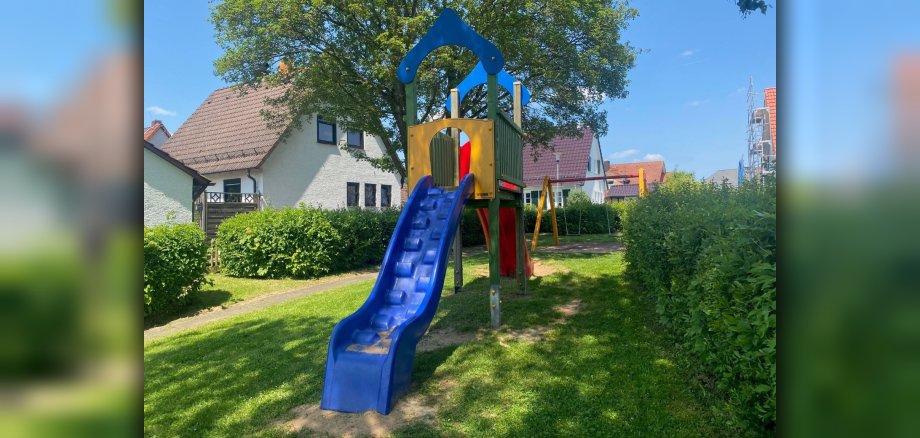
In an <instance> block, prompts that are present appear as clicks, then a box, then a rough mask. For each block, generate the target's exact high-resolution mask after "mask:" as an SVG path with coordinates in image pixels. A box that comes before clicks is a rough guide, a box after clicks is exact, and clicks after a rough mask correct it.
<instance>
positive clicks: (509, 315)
mask: <svg viewBox="0 0 920 438" xmlns="http://www.w3.org/2000/svg"><path fill="white" fill-rule="evenodd" d="M537 256H538V260H539V261H540V262H541V263H542V264H543V265H544V266H551V267H553V269H555V270H556V272H555V273H554V274H552V275H549V276H544V277H542V278H538V279H534V280H532V281H531V283H530V284H531V293H530V294H529V295H527V296H521V295H517V294H515V293H511V289H512V288H510V287H509V288H508V289H507V290H506V292H507V293H505V294H504V295H503V303H502V322H503V328H502V330H500V331H499V332H488V331H486V332H485V335H484V336H482V337H481V338H479V339H476V340H473V341H470V342H468V343H465V344H462V345H453V346H446V347H443V348H440V349H436V350H433V351H428V352H421V353H419V354H418V355H417V356H416V362H415V370H414V375H413V385H414V390H413V391H414V393H415V394H419V395H420V396H424V397H426V399H428V400H432V403H434V404H436V407H437V414H436V417H437V418H436V421H434V422H433V423H415V424H406V425H404V426H403V427H401V428H399V429H397V430H395V431H394V435H397V436H400V435H401V436H419V435H423V436H442V435H452V436H457V435H459V436H467V435H475V436H533V435H563V436H568V435H575V436H595V435H622V436H649V435H652V436H712V435H717V436H738V435H744V434H747V433H748V431H746V430H745V429H743V428H741V427H740V426H737V424H738V422H737V421H736V419H735V418H733V417H731V416H730V415H729V414H726V413H724V410H723V409H721V408H720V406H722V404H721V402H720V401H719V400H718V399H715V398H712V397H711V396H709V395H706V393H704V392H703V391H701V390H700V389H699V388H700V386H699V384H698V383H696V380H695V379H694V377H693V375H692V373H691V371H690V370H691V369H692V366H691V365H688V364H687V363H686V362H685V361H684V360H682V359H681V357H680V356H679V355H677V353H676V350H675V349H674V347H673V346H672V344H670V343H669V342H668V341H667V340H666V339H665V338H664V337H663V336H662V335H661V334H659V333H658V332H657V331H656V329H655V328H654V324H653V320H654V317H653V312H652V311H651V310H650V308H649V306H647V305H645V304H644V303H643V302H642V301H641V300H640V299H639V297H638V296H637V295H636V294H635V293H634V292H633V291H631V290H630V288H628V287H627V286H625V285H624V284H623V283H622V282H623V279H622V270H623V260H622V255H621V254H618V253H615V254H607V255H596V254H595V255H588V254H545V255H540V254H537ZM485 265H486V257H485V255H478V256H475V257H470V258H468V259H467V262H466V264H465V269H464V271H465V273H466V278H467V285H466V286H465V289H464V292H462V293H460V294H456V295H454V294H451V293H450V292H448V291H450V290H451V285H450V283H451V281H452V275H447V281H446V282H445V283H446V284H445V293H444V296H443V298H442V300H441V304H440V307H439V309H438V313H437V316H436V317H435V320H434V322H433V323H432V330H435V331H438V330H447V329H451V330H453V331H459V332H463V331H476V330H481V329H485V328H487V327H488V324H489V311H488V296H487V293H486V291H487V289H488V288H487V281H486V279H485V278H484V277H483V276H482V275H479V274H478V273H481V272H483V271H484V268H485ZM449 272H451V271H450V270H449V271H448V273H449ZM538 273H539V272H538ZM372 284H373V281H367V282H363V283H359V284H355V285H351V286H347V287H343V288H341V289H337V290H334V291H330V292H326V293H323V294H319V295H313V296H309V297H305V298H302V299H299V300H296V301H291V302H288V303H284V304H281V305H277V306H273V307H269V308H266V309H263V310H260V311H256V312H253V313H250V314H246V315H241V316H239V317H236V318H233V319H228V320H225V321H221V322H218V323H215V324H211V325H207V326H204V327H201V328H199V329H195V330H192V331H188V332H183V333H179V334H177V335H174V336H170V337H166V338H162V339H158V340H155V341H152V342H150V343H148V344H146V345H145V347H144V373H145V379H144V420H145V421H144V432H145V434H146V435H149V436H243V435H254V436H284V435H285V433H284V432H282V431H281V430H279V429H277V428H275V427H273V426H272V423H273V422H275V421H276V420H285V419H287V418H290V417H291V416H292V414H291V413H290V410H291V409H292V408H294V407H296V406H299V405H304V404H315V403H318V402H319V399H320V394H321V390H322V380H323V373H324V367H325V359H326V346H327V343H328V341H329V335H330V333H331V331H332V327H333V325H334V324H335V323H336V322H337V321H338V320H339V319H341V318H342V317H344V316H346V315H348V314H349V313H351V312H352V311H353V310H354V309H356V308H357V307H358V306H359V305H360V304H361V303H362V302H363V301H364V298H365V297H366V296H367V293H368V292H369V290H370V288H371V286H372ZM508 284H509V285H510V284H513V282H509V283H508ZM566 304H568V305H570V306H571V305H572V304H578V306H577V309H578V311H577V312H576V313H574V314H571V315H569V316H565V317H564V315H563V314H562V313H560V311H559V310H557V306H560V305H566ZM563 317H564V318H563ZM527 330H539V331H541V333H543V337H542V339H539V340H537V341H535V342H534V341H533V340H532V339H526V337H520V336H516V334H518V333H522V332H526V331H527ZM303 434H304V435H307V436H309V435H310V432H304V433H303Z"/></svg>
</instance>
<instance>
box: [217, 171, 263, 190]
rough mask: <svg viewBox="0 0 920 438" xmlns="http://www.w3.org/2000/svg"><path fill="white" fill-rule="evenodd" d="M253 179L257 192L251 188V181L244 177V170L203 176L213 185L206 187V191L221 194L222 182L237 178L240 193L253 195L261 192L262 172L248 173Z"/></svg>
mask: <svg viewBox="0 0 920 438" xmlns="http://www.w3.org/2000/svg"><path fill="white" fill-rule="evenodd" d="M249 174H250V175H252V177H253V178H255V180H256V182H255V184H257V185H258V186H259V187H258V190H256V188H255V187H253V182H252V179H250V178H249V177H248V176H246V171H245V170H233V171H230V172H219V173H209V174H204V175H202V176H204V177H205V178H207V179H209V180H211V182H213V183H214V184H213V185H210V186H208V188H207V191H209V192H223V191H224V180H227V179H234V178H239V180H240V193H255V192H256V191H259V192H262V172H261V171H260V170H258V169H252V170H250V172H249Z"/></svg>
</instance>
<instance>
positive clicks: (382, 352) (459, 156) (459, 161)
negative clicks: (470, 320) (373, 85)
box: [321, 9, 532, 414]
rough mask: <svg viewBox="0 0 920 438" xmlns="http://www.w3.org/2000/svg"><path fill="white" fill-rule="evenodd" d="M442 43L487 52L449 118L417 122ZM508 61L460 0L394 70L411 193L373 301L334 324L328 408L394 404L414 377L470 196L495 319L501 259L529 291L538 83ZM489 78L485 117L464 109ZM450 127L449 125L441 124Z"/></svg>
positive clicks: (455, 95) (454, 94) (452, 102)
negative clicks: (529, 193) (419, 83)
mask: <svg viewBox="0 0 920 438" xmlns="http://www.w3.org/2000/svg"><path fill="white" fill-rule="evenodd" d="M445 45H455V46H461V47H464V48H466V49H468V50H470V51H472V52H473V53H475V54H476V56H478V58H479V64H477V66H476V67H475V68H474V69H473V70H472V71H471V72H470V74H469V75H468V76H467V77H466V79H464V80H463V81H462V82H461V83H460V84H459V85H458V87H457V88H455V89H452V90H450V99H449V100H448V106H449V108H450V114H451V117H450V118H443V119H439V120H433V121H429V122H426V123H418V120H417V108H416V97H417V96H416V72H417V69H418V68H419V65H421V63H422V61H423V60H424V59H425V57H426V56H427V55H428V54H430V53H431V52H432V51H434V50H435V49H437V48H438V47H441V46H445ZM504 63H505V60H504V57H503V56H502V54H501V52H500V51H499V50H498V48H497V47H495V45H494V44H492V43H491V42H489V41H488V40H486V39H485V38H483V37H482V36H481V35H479V34H478V33H476V31H474V30H473V29H472V28H470V27H469V26H468V25H467V24H466V23H464V22H463V21H462V20H461V19H460V17H459V16H457V13H456V12H454V11H453V10H452V9H444V11H443V12H442V13H441V15H440V16H439V17H438V19H437V20H436V21H435V22H434V24H433V25H432V27H431V29H429V31H428V32H427V33H426V34H425V35H424V36H423V37H422V38H421V40H419V42H418V43H417V44H416V45H415V47H413V48H412V49H411V50H409V52H408V53H407V54H406V56H405V58H403V60H402V62H401V63H400V64H399V69H398V71H397V77H398V79H399V81H400V82H402V83H403V84H405V90H406V126H407V127H408V138H407V144H406V162H407V166H408V178H409V181H408V183H409V187H411V188H412V193H411V195H410V196H409V199H408V200H407V202H406V204H405V206H404V207H403V210H402V213H401V214H400V218H399V221H398V222H397V224H396V228H395V229H394V231H393V236H392V238H391V239H390V243H389V246H388V247H387V251H386V254H385V255H384V259H383V263H382V264H381V267H380V273H379V274H378V276H377V282H376V284H375V285H374V288H373V289H372V290H371V293H370V294H369V296H368V297H367V300H366V301H365V303H364V304H363V305H362V306H361V307H360V308H359V309H358V310H357V311H355V312H354V313H353V314H351V315H349V316H348V317H346V318H344V319H343V320H341V321H339V323H338V324H336V326H335V328H334V329H333V331H332V336H331V337H330V340H329V349H328V353H327V358H326V376H325V381H324V383H323V397H322V403H321V407H322V408H323V409H330V410H336V411H342V412H362V411H366V410H371V409H373V410H377V411H378V412H381V413H383V414H387V413H389V412H390V410H391V409H392V407H393V404H394V403H395V402H396V400H397V399H398V398H399V396H400V395H402V394H403V393H404V392H405V391H406V390H407V389H408V387H409V384H410V383H411V380H410V379H411V375H412V364H413V360H414V357H415V349H416V346H417V344H418V341H419V340H420V339H421V337H422V336H423V335H424V334H425V332H426V331H427V329H428V326H429V325H430V324H431V320H432V319H433V318H434V314H435V312H436V310H437V306H438V301H439V300H440V297H441V290H442V288H443V286H444V278H445V275H446V271H447V265H448V260H447V259H448V254H449V253H450V252H451V243H452V242H453V241H454V238H455V237H456V235H457V234H458V224H459V223H460V217H461V216H462V213H463V209H464V208H476V209H478V212H479V214H480V220H481V221H482V224H483V231H484V232H485V233H486V236H487V244H488V249H489V284H490V286H489V297H490V312H491V321H492V326H493V327H496V328H497V327H498V326H499V324H500V311H501V308H500V307H501V288H500V278H501V274H502V271H503V270H504V271H505V272H506V274H507V273H511V274H512V275H513V276H514V277H516V278H517V281H518V284H519V286H520V290H521V291H526V288H527V276H528V275H530V271H531V270H532V267H531V264H530V263H529V257H528V254H527V249H526V247H525V241H524V223H523V217H524V215H523V207H524V200H523V188H524V187H525V186H524V178H523V177H524V175H523V173H524V165H523V164H524V163H523V161H524V157H523V146H524V145H523V134H524V133H523V131H522V129H521V118H522V108H523V105H525V104H526V101H527V100H528V99H529V92H528V91H527V89H526V88H525V87H524V86H523V85H521V83H520V82H517V81H515V80H514V78H512V77H511V76H510V75H508V73H506V72H504V71H503V67H504ZM483 83H484V84H485V85H486V93H487V112H486V118H485V119H471V118H462V117H459V111H458V108H459V106H460V105H459V102H460V100H461V99H462V98H463V95H465V94H466V93H467V92H468V91H469V90H470V89H472V88H473V87H475V86H478V85H481V84H483ZM499 86H502V87H504V88H505V89H506V90H508V91H509V92H510V94H511V95H512V96H513V98H514V103H513V115H512V116H509V115H507V114H505V113H504V112H503V111H502V110H501V109H500V108H499V105H498V91H499V90H498V87H499ZM445 130H448V131H446V132H449V133H448V134H445V133H442V131H445ZM461 131H462V132H463V133H464V134H465V135H466V136H467V137H468V138H469V142H468V143H467V144H465V145H464V146H463V147H460V144H459V141H460V132H461ZM459 247H460V245H459V243H458V244H457V245H455V248H454V253H455V261H456V262H455V264H454V265H455V283H456V285H457V288H458V290H459V287H460V285H461V284H462V275H461V274H462V262H461V257H460V248H459ZM502 256H504V257H502ZM503 268H504V269H503Z"/></svg>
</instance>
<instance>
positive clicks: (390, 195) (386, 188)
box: [380, 184, 393, 208]
mask: <svg viewBox="0 0 920 438" xmlns="http://www.w3.org/2000/svg"><path fill="white" fill-rule="evenodd" d="M384 191H386V193H387V196H386V198H384V196H383V192H384ZM384 199H386V201H387V202H386V204H387V205H383V200H384ZM392 206H393V186H392V185H391V184H381V185H380V208H390V207H392Z"/></svg>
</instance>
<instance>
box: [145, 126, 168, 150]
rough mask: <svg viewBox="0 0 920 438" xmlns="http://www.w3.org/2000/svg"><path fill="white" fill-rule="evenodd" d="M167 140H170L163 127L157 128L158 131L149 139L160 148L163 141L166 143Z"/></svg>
mask: <svg viewBox="0 0 920 438" xmlns="http://www.w3.org/2000/svg"><path fill="white" fill-rule="evenodd" d="M166 140H169V137H168V136H167V135H166V133H165V132H163V130H162V129H157V130H156V132H154V133H153V135H152V136H150V140H147V141H148V142H150V144H152V145H154V146H156V147H158V148H159V147H162V146H163V143H166Z"/></svg>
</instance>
